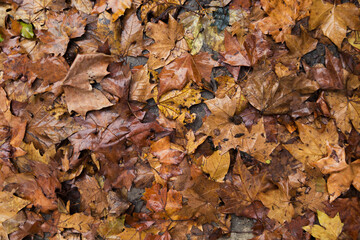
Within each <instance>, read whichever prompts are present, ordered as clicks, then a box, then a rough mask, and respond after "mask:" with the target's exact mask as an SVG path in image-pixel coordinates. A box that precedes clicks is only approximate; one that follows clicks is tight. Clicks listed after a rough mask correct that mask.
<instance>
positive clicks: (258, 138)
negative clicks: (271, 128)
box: [239, 119, 278, 163]
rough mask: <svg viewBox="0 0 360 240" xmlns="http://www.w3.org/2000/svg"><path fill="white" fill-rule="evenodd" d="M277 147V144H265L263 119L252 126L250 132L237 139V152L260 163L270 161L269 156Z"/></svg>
mask: <svg viewBox="0 0 360 240" xmlns="http://www.w3.org/2000/svg"><path fill="white" fill-rule="evenodd" d="M277 146H278V144H277V143H273V142H267V140H266V133H265V129H264V120H263V119H260V120H259V122H258V123H257V124H256V125H253V126H252V128H251V131H250V132H248V131H245V135H244V136H242V137H240V138H239V150H241V151H243V152H246V153H248V154H249V155H250V156H252V157H254V158H255V159H256V160H258V161H260V162H262V163H269V162H270V161H271V160H270V154H271V153H272V152H273V151H274V149H275V148H276V147H277Z"/></svg>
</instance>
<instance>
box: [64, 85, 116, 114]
mask: <svg viewBox="0 0 360 240" xmlns="http://www.w3.org/2000/svg"><path fill="white" fill-rule="evenodd" d="M64 92H65V101H66V104H67V106H68V110H69V112H70V113H71V111H75V112H77V113H79V114H80V115H82V116H85V115H86V113H87V112H88V111H92V110H99V109H102V108H106V107H110V106H112V105H113V104H112V103H111V102H110V101H109V100H108V99H107V98H106V97H105V96H104V94H103V93H101V91H99V90H97V89H92V90H91V91H87V90H83V89H80V88H74V87H68V86H65V87H64ZM84 99H87V100H86V101H84Z"/></svg>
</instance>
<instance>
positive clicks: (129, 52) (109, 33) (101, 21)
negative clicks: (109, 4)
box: [95, 10, 150, 57]
mask: <svg viewBox="0 0 360 240" xmlns="http://www.w3.org/2000/svg"><path fill="white" fill-rule="evenodd" d="M123 22H124V25H123V26H121V24H120V22H118V21H116V22H112V21H111V14H110V13H108V12H106V11H105V12H103V13H101V14H100V15H99V18H98V22H97V28H96V30H95V33H96V35H97V36H98V37H99V38H100V40H101V41H102V42H103V43H105V42H106V41H107V42H108V43H109V45H110V52H111V53H113V54H121V55H126V56H135V57H136V56H139V55H141V54H142V51H143V50H145V47H146V46H147V45H149V43H150V39H147V40H145V39H144V38H143V35H144V34H143V30H144V27H143V26H142V25H141V22H140V21H139V20H138V18H137V15H136V12H135V11H133V10H132V11H128V12H127V13H126V14H125V16H124V20H123ZM118 28H121V29H122V31H118Z"/></svg>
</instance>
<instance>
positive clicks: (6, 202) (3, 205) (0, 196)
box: [0, 191, 30, 223]
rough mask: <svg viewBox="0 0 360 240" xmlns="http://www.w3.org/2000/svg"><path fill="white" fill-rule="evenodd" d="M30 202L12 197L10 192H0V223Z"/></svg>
mask: <svg viewBox="0 0 360 240" xmlns="http://www.w3.org/2000/svg"><path fill="white" fill-rule="evenodd" d="M29 203H30V201H28V200H24V199H22V198H19V197H16V196H14V194H13V193H11V192H6V191H2V192H0V223H3V222H5V221H6V220H8V219H11V218H12V217H14V216H15V215H16V214H17V212H18V211H20V210H21V209H22V208H24V207H25V206H26V205H28V204H29Z"/></svg>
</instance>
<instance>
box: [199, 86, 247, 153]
mask: <svg viewBox="0 0 360 240" xmlns="http://www.w3.org/2000/svg"><path fill="white" fill-rule="evenodd" d="M237 93H238V94H237V95H236V97H233V98H232V99H230V98H229V97H228V96H227V95H226V96H225V97H224V98H213V99H210V100H207V101H205V103H206V105H207V106H208V108H209V110H210V111H211V113H212V114H211V115H210V116H208V117H207V118H206V119H205V121H204V123H203V125H202V126H201V128H200V129H199V132H202V133H204V134H206V135H208V136H211V137H213V142H214V145H215V146H220V147H221V148H220V151H221V153H225V152H227V151H228V150H229V149H231V148H235V147H236V146H237V145H238V144H239V141H238V139H239V138H240V137H241V136H242V135H243V134H244V133H245V132H246V131H247V130H246V128H245V126H244V125H243V124H238V123H237V122H235V119H234V114H235V111H236V107H237V106H236V105H237V103H238V101H237V98H239V95H240V91H239V90H238V91H237Z"/></svg>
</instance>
